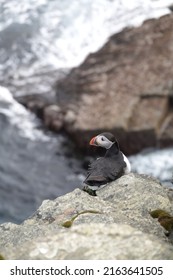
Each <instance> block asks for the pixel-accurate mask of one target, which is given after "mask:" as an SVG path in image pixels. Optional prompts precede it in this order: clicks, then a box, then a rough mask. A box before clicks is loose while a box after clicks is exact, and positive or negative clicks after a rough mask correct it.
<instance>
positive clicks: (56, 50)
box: [0, 0, 173, 223]
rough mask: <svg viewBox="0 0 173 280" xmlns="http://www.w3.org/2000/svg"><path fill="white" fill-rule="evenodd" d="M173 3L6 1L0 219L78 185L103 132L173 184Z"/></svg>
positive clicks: (1, 38) (18, 218)
mask: <svg viewBox="0 0 173 280" xmlns="http://www.w3.org/2000/svg"><path fill="white" fill-rule="evenodd" d="M172 5H173V1H171V0H170V1H168V0H143V1H142V0H131V1H128V0H80V1H78V0H73V1H71V0H63V1H60V0H23V1H22V2H21V3H19V1H17V0H8V1H6V0H0V223H2V222H8V221H11V222H15V223H20V222H22V221H23V220H24V219H25V218H27V217H28V216H30V215H31V214H32V213H33V212H34V211H35V210H36V209H37V208H38V206H39V205H40V204H41V203H42V200H44V199H54V198H56V197H57V196H59V195H63V194H65V193H67V192H69V191H72V190H73V189H74V188H76V187H81V185H82V181H83V179H84V177H85V175H86V167H87V164H88V162H89V161H90V160H91V159H92V156H94V155H96V154H95V151H93V150H91V149H90V150H89V148H88V140H89V139H90V137H91V136H94V135H95V134H97V133H100V132H102V131H105V130H107V131H112V132H113V133H114V134H115V135H116V137H117V139H118V140H119V142H120V146H121V149H122V151H123V152H124V153H125V154H127V155H128V156H129V159H130V161H131V163H132V167H133V171H135V172H139V173H146V174H151V175H153V176H155V177H157V178H158V179H159V180H161V181H162V182H163V183H164V184H167V185H169V186H170V187H171V180H172V172H173V73H172V72H173V70H172V69H173V67H172V66H173V30H172V26H173V16H172ZM144 21H145V22H144Z"/></svg>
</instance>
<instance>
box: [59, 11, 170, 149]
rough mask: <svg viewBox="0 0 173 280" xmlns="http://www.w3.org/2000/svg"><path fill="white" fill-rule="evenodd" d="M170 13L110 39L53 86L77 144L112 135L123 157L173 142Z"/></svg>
mask: <svg viewBox="0 0 173 280" xmlns="http://www.w3.org/2000/svg"><path fill="white" fill-rule="evenodd" d="M172 26H173V14H170V15H167V16H164V17H162V18H160V19H157V20H148V21H146V22H144V24H143V25H142V26H141V27H138V28H132V29H125V30H124V31H122V32H121V33H119V34H116V35H114V36H112V37H111V38H110V39H109V41H108V42H107V44H106V45H105V46H104V47H103V48H102V49H101V50H99V51H98V52H97V53H94V54H91V55H89V56H88V57H87V59H86V60H85V61H84V62H83V63H82V65H81V66H79V67H78V68H76V69H73V70H72V71H71V73H70V74H69V75H68V76H67V77H66V78H65V79H62V80H61V81H58V82H57V84H56V89H57V96H58V102H59V105H60V106H61V107H62V108H63V110H64V111H65V114H64V127H65V129H66V130H67V131H68V132H69V133H70V134H71V135H72V136H73V138H74V139H75V141H76V142H77V144H78V146H80V147H86V143H87V142H88V139H89V138H90V136H91V135H93V134H94V133H98V132H102V131H104V130H109V131H112V132H113V133H114V134H115V135H116V136H117V138H118V140H119V141H120V143H121V148H122V150H123V151H124V152H126V153H127V154H130V153H134V152H138V151H139V150H141V149H142V148H145V147H149V146H156V145H158V144H159V145H161V146H168V145H172V144H173V79H172V77H173V67H172V66H173V29H172Z"/></svg>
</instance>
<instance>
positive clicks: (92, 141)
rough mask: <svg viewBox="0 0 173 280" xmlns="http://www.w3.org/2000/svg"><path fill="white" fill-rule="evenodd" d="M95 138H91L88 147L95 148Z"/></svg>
mask: <svg viewBox="0 0 173 280" xmlns="http://www.w3.org/2000/svg"><path fill="white" fill-rule="evenodd" d="M96 138H97V137H93V138H92V139H91V140H90V143H89V144H90V145H92V146H97V142H96Z"/></svg>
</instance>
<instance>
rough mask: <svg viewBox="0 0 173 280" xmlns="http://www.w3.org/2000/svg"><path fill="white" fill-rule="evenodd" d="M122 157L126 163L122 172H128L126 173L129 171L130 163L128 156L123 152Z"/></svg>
mask: <svg viewBox="0 0 173 280" xmlns="http://www.w3.org/2000/svg"><path fill="white" fill-rule="evenodd" d="M123 158H124V161H125V163H126V167H125V168H124V173H125V174H128V173H130V172H131V164H130V162H129V160H128V158H127V157H126V156H125V155H124V154H123Z"/></svg>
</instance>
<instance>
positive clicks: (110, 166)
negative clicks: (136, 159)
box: [84, 157, 126, 185]
mask: <svg viewBox="0 0 173 280" xmlns="http://www.w3.org/2000/svg"><path fill="white" fill-rule="evenodd" d="M125 166H126V164H125V162H124V161H123V160H122V159H121V161H120V160H117V159H116V158H105V157H102V158H99V159H97V160H95V161H94V162H92V163H91V165H90V167H89V170H88V175H87V177H86V179H85V181H84V183H86V184H89V185H100V184H106V183H108V182H110V181H114V180H116V179H117V178H119V177H120V176H121V175H122V174H123V170H124V167H125Z"/></svg>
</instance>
